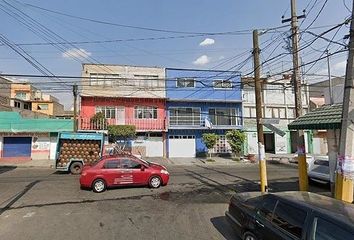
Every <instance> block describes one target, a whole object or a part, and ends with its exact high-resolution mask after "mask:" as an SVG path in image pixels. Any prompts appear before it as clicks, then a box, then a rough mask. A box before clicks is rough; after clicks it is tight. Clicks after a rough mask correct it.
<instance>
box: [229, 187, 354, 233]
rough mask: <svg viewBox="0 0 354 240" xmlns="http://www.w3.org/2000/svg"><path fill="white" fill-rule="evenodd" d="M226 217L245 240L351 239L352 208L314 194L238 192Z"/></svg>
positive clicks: (350, 205)
mask: <svg viewBox="0 0 354 240" xmlns="http://www.w3.org/2000/svg"><path fill="white" fill-rule="evenodd" d="M225 215H226V218H227V220H228V221H229V222H230V224H231V225H232V226H233V227H234V229H235V230H236V232H237V234H238V235H239V236H240V237H241V238H242V239H244V240H246V239H247V240H257V239H258V240H259V239H262V240H277V239H304V240H321V239H326V240H327V239H331V240H332V239H333V240H334V239H338V240H347V239H348V240H349V239H354V206H353V205H352V204H348V203H345V202H342V201H339V200H336V199H333V198H329V197H325V196H322V195H318V194H315V193H309V192H281V193H269V194H262V193H259V192H251V193H240V194H236V195H234V196H233V197H232V198H231V200H230V204H229V209H228V211H226V213H225Z"/></svg>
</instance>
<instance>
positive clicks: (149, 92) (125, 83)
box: [82, 64, 166, 98]
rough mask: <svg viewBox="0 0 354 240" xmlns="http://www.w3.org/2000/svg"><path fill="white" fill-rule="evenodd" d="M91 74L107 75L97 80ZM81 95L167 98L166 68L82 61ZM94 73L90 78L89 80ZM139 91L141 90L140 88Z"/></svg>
mask: <svg viewBox="0 0 354 240" xmlns="http://www.w3.org/2000/svg"><path fill="white" fill-rule="evenodd" d="M91 74H101V76H99V77H100V78H103V77H104V76H103V75H111V76H107V80H108V81H106V80H105V79H97V83H98V84H97V83H96V81H94V79H93V78H94V76H93V75H91ZM113 74H114V75H115V76H112V75H113ZM82 76H83V77H84V78H83V79H82V85H83V87H82V95H83V96H85V95H86V96H106V97H138V98H165V97H166V92H165V70H164V68H159V67H139V66H126V65H105V64H83V66H82ZM90 76H91V79H90ZM137 90H139V91H137Z"/></svg>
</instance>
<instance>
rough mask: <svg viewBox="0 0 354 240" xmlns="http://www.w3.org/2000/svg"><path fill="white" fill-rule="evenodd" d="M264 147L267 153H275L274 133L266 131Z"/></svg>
mask: <svg viewBox="0 0 354 240" xmlns="http://www.w3.org/2000/svg"><path fill="white" fill-rule="evenodd" d="M263 137H264V149H265V152H266V153H275V136H274V133H264V134H263Z"/></svg>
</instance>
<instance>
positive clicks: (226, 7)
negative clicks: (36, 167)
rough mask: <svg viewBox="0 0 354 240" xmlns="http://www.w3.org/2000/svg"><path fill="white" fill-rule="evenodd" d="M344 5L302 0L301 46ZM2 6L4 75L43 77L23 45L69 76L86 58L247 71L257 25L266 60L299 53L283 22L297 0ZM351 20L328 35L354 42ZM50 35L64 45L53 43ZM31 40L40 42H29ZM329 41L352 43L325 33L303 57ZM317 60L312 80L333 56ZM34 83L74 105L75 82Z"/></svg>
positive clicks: (0, 64)
mask: <svg viewBox="0 0 354 240" xmlns="http://www.w3.org/2000/svg"><path fill="white" fill-rule="evenodd" d="M325 3H326V4H325ZM344 3H345V4H346V5H347V6H348V7H349V8H351V1H349V0H344V1H342V0H298V1H297V12H298V15H301V14H302V10H304V9H306V15H307V16H306V18H305V19H301V20H300V21H299V25H300V32H301V31H304V32H302V33H301V38H300V46H306V45H308V43H309V42H311V41H312V40H313V39H314V38H315V37H314V36H313V35H311V34H310V33H308V32H307V31H311V32H312V33H315V34H320V33H323V32H324V31H326V30H328V29H330V28H331V27H333V26H335V25H336V24H339V23H342V22H343V21H344V20H345V19H346V18H348V17H349V16H350V12H349V11H348V10H347V9H346V7H345V4H344ZM323 6H324V7H323ZM322 7H323V9H322V11H321V8H322ZM40 8H44V9H47V10H51V11H55V12H57V13H53V12H49V11H45V10H43V9H40ZM0 10H1V14H0V22H1V25H0V34H1V35H0V36H1V37H2V39H3V40H4V38H6V41H7V44H2V45H0V72H1V73H4V74H40V75H42V73H41V72H40V71H38V70H37V69H36V68H35V67H33V65H31V64H30V63H28V62H27V61H26V60H25V59H24V58H23V57H22V56H20V55H19V53H18V52H16V51H15V50H17V51H20V52H21V51H22V55H23V53H24V52H25V53H26V54H28V55H29V56H31V57H32V58H33V59H34V60H35V61H37V64H36V65H37V66H38V64H41V66H43V67H44V68H45V69H47V70H48V71H50V73H53V74H54V75H61V76H62V75H69V76H80V74H81V64H82V63H87V62H92V63H107V64H126V65H138V66H160V67H174V68H197V69H220V70H235V71H236V70H239V71H241V73H242V74H246V73H250V72H252V58H251V50H252V30H253V29H260V30H259V31H260V32H262V30H264V31H263V32H262V33H263V34H261V35H260V37H259V38H260V40H259V41H260V44H261V60H262V62H265V61H267V60H269V59H270V58H272V57H274V56H277V55H278V54H282V53H289V50H288V48H287V46H289V41H288V39H289V38H288V36H289V35H290V34H289V29H290V27H289V23H284V24H282V22H281V20H282V16H283V15H284V17H285V18H288V17H289V16H290V0H266V1H265V0H251V1H241V0H238V1H237V0H218V1H215V0H178V1H166V0H154V1H151V0H129V1H116V0H105V1H97V0H96V1H92V0H75V1H74V0H71V1H68V0H62V1H53V0H47V1H45V0H33V1H30V0H23V1H22V0H21V1H20V0H19V1H17V0H0ZM18 10H20V11H21V12H18ZM58 13H61V14H58ZM21 14H22V15H21ZM24 14H25V15H24ZM63 14H67V15H70V16H71V17H69V16H64V15H63ZM317 15H318V16H317ZM73 16H74V17H79V18H87V19H90V20H95V21H100V22H105V24H103V23H97V22H93V21H87V20H83V19H78V18H74V17H73ZM21 21H22V23H21ZM30 21H36V22H32V23H31V22H30ZM312 22H313V23H312ZM107 23H110V24H107ZM311 23H312V24H311ZM122 25H124V26H122ZM127 25H128V26H127ZM309 25H310V26H309ZM348 27H349V26H348V25H343V26H341V27H340V28H339V29H338V28H336V29H334V30H332V31H330V32H329V33H328V34H326V35H324V36H325V37H326V38H328V39H332V37H333V39H334V40H336V41H337V42H340V43H344V44H346V43H347V42H348V41H347V40H343V37H344V36H345V35H346V34H348V30H349V29H348ZM273 28H275V29H273ZM31 30H32V31H31ZM337 30H338V32H336V31H337ZM202 33H203V34H202ZM204 33H207V34H204ZM210 33H213V34H210ZM220 33H222V34H220ZM93 41H96V42H95V43H92V42H93ZM97 41H99V43H98V42H97ZM102 41H103V42H102ZM107 41H108V42H107ZM50 42H55V43H57V42H61V43H62V44H58V45H51V44H48V45H43V43H50ZM68 42H70V43H68ZM73 42H74V43H73ZM83 42H86V43H83ZM29 43H31V44H33V43H34V45H19V44H29ZM38 43H40V44H42V45H38ZM64 43H65V44H64ZM13 44H15V45H13ZM36 44H37V45H36ZM10 46H12V48H11V47H10ZM19 47H20V48H21V49H20V50H19V49H18V48H19ZM327 47H328V50H329V52H330V53H332V52H336V51H338V50H340V49H341V47H342V46H340V45H339V44H334V43H331V44H328V41H326V40H322V39H316V41H315V42H314V43H312V44H311V45H310V46H307V47H306V49H304V50H303V51H301V52H300V56H301V59H302V63H305V64H306V63H311V62H312V61H314V60H316V59H317V58H319V57H323V51H324V50H325V49H326V48H327ZM28 55H27V56H28ZM346 57H347V53H346V52H342V53H339V54H336V55H333V56H331V71H332V74H333V75H335V76H342V75H344V72H345V64H346ZM27 58H28V57H27ZM33 59H32V61H33ZM291 64H292V63H291V55H290V54H286V55H285V56H284V57H282V58H276V59H274V61H270V62H268V63H267V64H264V66H263V68H262V73H263V74H264V75H272V74H276V73H279V72H282V71H284V70H287V69H290V68H291ZM311 66H312V64H308V65H306V66H304V67H303V69H302V70H303V72H304V73H306V74H305V75H304V78H305V79H306V80H307V81H308V82H311V81H318V80H320V79H323V78H324V76H310V75H311V74H314V73H315V74H320V75H321V74H323V75H325V74H327V63H326V59H323V60H320V61H318V62H316V63H315V65H313V66H312V67H311ZM42 69H43V68H42ZM29 81H31V82H37V85H36V86H37V87H39V88H42V89H43V90H45V91H47V92H49V93H50V94H53V95H54V96H57V97H59V99H60V100H61V102H62V103H64V104H65V106H66V108H71V107H72V94H71V89H70V87H69V86H67V85H64V84H61V85H59V86H57V87H55V88H53V87H52V86H53V85H50V84H46V83H45V82H46V81H47V82H49V81H56V80H53V79H36V78H29ZM58 81H60V80H58Z"/></svg>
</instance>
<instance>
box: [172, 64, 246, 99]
mask: <svg viewBox="0 0 354 240" xmlns="http://www.w3.org/2000/svg"><path fill="white" fill-rule="evenodd" d="M166 78H167V82H166V86H167V90H166V93H167V98H169V99H171V100H182V99H191V100H204V101H209V100H223V101H229V102H230V101H240V100H241V99H242V97H241V90H240V82H241V77H240V73H235V72H226V71H209V70H193V69H191V70H190V69H172V68H166ZM178 78H192V79H194V80H195V87H194V88H179V87H177V79H178ZM215 80H229V81H231V82H232V88H223V89H217V88H214V81H215Z"/></svg>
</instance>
